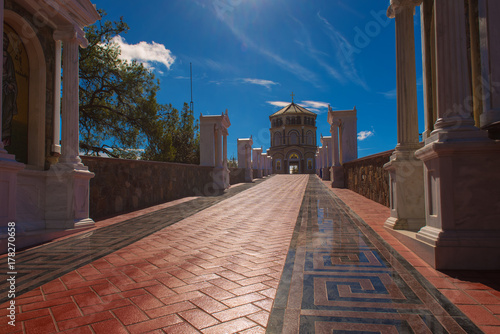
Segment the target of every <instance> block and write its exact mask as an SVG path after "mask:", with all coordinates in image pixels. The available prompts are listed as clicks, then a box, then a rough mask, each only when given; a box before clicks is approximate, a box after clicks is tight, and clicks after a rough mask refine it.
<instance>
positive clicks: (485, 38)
mask: <svg viewBox="0 0 500 334" xmlns="http://www.w3.org/2000/svg"><path fill="white" fill-rule="evenodd" d="M478 5H479V6H478V7H479V8H478V9H479V31H480V39H481V40H480V43H481V70H482V81H483V85H484V86H485V87H483V100H484V104H483V114H482V115H481V127H487V128H488V127H491V125H493V123H496V122H500V86H499V83H500V66H499V65H498V62H499V60H500V45H499V43H498V41H499V40H500V20H499V17H500V2H499V1H498V0H479V4H478ZM493 131H494V132H496V136H494V138H495V139H499V138H498V137H499V136H500V134H499V132H500V124H498V123H497V124H496V129H491V130H490V133H491V132H493Z"/></svg>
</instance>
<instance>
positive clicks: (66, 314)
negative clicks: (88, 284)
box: [50, 303, 82, 321]
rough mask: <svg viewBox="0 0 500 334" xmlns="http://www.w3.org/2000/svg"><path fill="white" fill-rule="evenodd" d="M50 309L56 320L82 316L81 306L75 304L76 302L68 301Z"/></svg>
mask: <svg viewBox="0 0 500 334" xmlns="http://www.w3.org/2000/svg"><path fill="white" fill-rule="evenodd" d="M50 310H51V311H52V314H53V316H54V319H56V321H63V320H68V319H73V318H77V317H81V316H82V312H81V311H80V308H78V306H76V305H75V303H68V304H63V305H59V306H54V307H51V308H50Z"/></svg>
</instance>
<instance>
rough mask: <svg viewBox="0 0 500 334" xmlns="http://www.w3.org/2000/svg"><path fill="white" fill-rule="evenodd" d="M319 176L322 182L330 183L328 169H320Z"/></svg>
mask: <svg viewBox="0 0 500 334" xmlns="http://www.w3.org/2000/svg"><path fill="white" fill-rule="evenodd" d="M321 175H322V179H323V181H330V167H324V168H322V172H321Z"/></svg>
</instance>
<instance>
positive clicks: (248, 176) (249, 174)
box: [245, 168, 253, 182]
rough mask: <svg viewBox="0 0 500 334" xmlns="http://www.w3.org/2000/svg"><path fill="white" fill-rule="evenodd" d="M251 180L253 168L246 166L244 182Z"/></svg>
mask: <svg viewBox="0 0 500 334" xmlns="http://www.w3.org/2000/svg"><path fill="white" fill-rule="evenodd" d="M252 181H253V169H251V168H246V169H245V182H252Z"/></svg>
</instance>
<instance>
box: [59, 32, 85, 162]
mask: <svg viewBox="0 0 500 334" xmlns="http://www.w3.org/2000/svg"><path fill="white" fill-rule="evenodd" d="M54 35H57V33H55V34H54ZM56 39H62V40H63V43H64V50H63V64H64V65H63V93H62V140H61V146H62V147H61V149H62V150H61V151H62V155H61V158H60V159H59V162H60V163H63V164H67V165H72V166H81V165H82V163H81V159H80V157H79V155H80V154H79V153H80V150H79V108H78V96H79V91H78V86H79V71H78V69H79V66H78V56H79V54H78V47H79V45H80V41H79V40H78V38H77V34H76V32H73V31H70V32H62V33H61V36H60V38H56Z"/></svg>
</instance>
